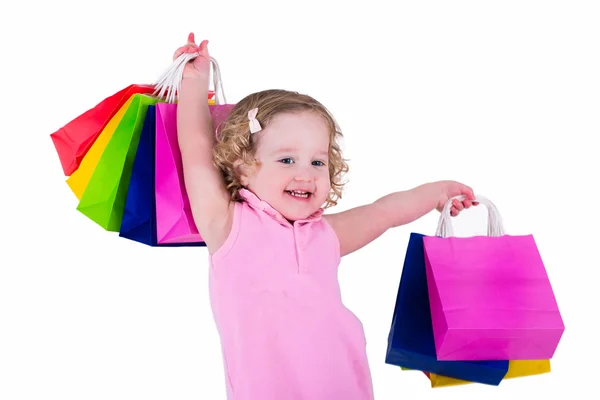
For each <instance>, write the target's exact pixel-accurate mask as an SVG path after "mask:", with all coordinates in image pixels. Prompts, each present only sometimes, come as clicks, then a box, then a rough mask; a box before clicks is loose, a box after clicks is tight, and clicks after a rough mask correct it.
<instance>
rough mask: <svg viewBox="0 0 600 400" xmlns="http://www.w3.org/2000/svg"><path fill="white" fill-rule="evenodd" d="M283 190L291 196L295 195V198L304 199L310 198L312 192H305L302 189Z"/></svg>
mask: <svg viewBox="0 0 600 400" xmlns="http://www.w3.org/2000/svg"><path fill="white" fill-rule="evenodd" d="M285 192H286V193H287V194H289V195H290V196H292V197H295V198H297V199H305V200H306V199H308V198H310V196H311V195H312V193H310V192H305V191H303V190H286V191H285Z"/></svg>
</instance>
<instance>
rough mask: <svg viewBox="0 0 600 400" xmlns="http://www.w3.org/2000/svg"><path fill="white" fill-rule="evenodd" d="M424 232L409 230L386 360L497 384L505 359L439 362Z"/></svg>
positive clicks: (501, 377)
mask: <svg viewBox="0 0 600 400" xmlns="http://www.w3.org/2000/svg"><path fill="white" fill-rule="evenodd" d="M423 238H424V235H422V234H419V233H411V235H410V240H409V242H408V247H407V250H406V256H405V259H404V266H403V269H402V275H401V278H400V286H399V289H398V295H397V297H396V305H395V307H394V314H393V319H392V325H391V328H390V333H389V336H388V347H387V352H386V359H385V362H386V363H387V364H390V365H395V366H399V367H403V368H405V369H415V370H419V371H426V372H432V373H436V374H440V375H444V376H449V377H453V378H456V379H463V380H467V381H472V382H478V383H482V384H488V385H498V384H500V382H501V381H502V379H503V378H504V376H505V375H506V373H507V371H508V361H502V360H498V361H439V360H437V357H436V353H435V344H434V339H433V328H432V324H431V314H430V305H429V296H428V291H427V277H426V275H425V274H426V272H425V255H424V253H423Z"/></svg>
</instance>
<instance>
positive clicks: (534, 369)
mask: <svg viewBox="0 0 600 400" xmlns="http://www.w3.org/2000/svg"><path fill="white" fill-rule="evenodd" d="M550 370H551V368H550V360H515V361H509V363H508V372H507V373H506V375H505V376H504V379H503V380H506V379H513V378H522V377H527V376H534V375H541V374H546V373H549V372H550ZM425 375H426V376H427V377H428V378H429V380H430V382H431V387H432V388H435V387H446V386H458V385H466V384H471V383H474V382H469V381H464V380H461V379H455V378H450V377H447V376H443V375H438V374H430V373H429V372H425Z"/></svg>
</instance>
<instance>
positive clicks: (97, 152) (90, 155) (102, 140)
mask: <svg viewBox="0 0 600 400" xmlns="http://www.w3.org/2000/svg"><path fill="white" fill-rule="evenodd" d="M133 98H134V97H133V96H132V97H130V98H129V99H127V101H126V102H125V104H123V107H121V108H120V109H119V110H118V111H117V113H116V114H115V115H114V116H113V117H112V118H111V119H110V121H109V122H108V124H107V125H106V126H105V127H104V129H103V130H102V132H101V133H100V135H99V136H98V138H97V139H96V140H95V141H94V143H93V144H92V146H91V147H90V149H89V150H88V152H87V153H86V154H85V156H84V157H83V158H82V160H81V163H80V164H79V167H78V168H77V169H76V170H75V171H73V173H72V174H71V176H69V177H68V178H67V181H66V182H67V185H68V186H69V188H70V189H71V191H72V192H73V194H75V197H77V199H78V200H81V196H83V192H85V188H86V187H87V185H88V183H90V179H91V178H92V174H93V173H94V170H95V169H96V165H98V161H100V157H102V153H104V150H105V149H106V145H107V144H108V142H109V141H110V138H111V137H112V135H113V134H114V133H115V130H116V129H117V127H118V126H119V124H120V123H121V120H122V119H123V116H124V115H125V111H127V110H128V109H129V106H131V102H132V100H133Z"/></svg>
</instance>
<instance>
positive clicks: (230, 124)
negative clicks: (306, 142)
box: [213, 89, 348, 208]
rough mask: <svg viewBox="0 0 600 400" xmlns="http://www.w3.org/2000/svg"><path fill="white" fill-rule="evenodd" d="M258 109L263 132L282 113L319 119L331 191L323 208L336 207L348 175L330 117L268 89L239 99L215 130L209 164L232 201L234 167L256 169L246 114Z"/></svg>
mask: <svg viewBox="0 0 600 400" xmlns="http://www.w3.org/2000/svg"><path fill="white" fill-rule="evenodd" d="M255 107H258V115H257V116H256V119H257V120H258V121H259V122H260V125H261V127H262V128H263V129H264V128H265V127H266V126H267V125H268V124H269V121H270V120H271V119H272V118H273V117H274V116H275V115H277V114H279V113H283V112H298V111H312V112H315V113H317V114H318V115H320V116H322V117H323V119H324V120H325V122H326V124H327V126H328V128H329V132H330V138H329V179H330V181H331V190H330V191H329V195H328V196H327V200H326V202H325V206H324V208H328V207H332V206H334V205H336V204H337V202H338V200H339V199H340V198H341V197H342V190H343V188H344V185H345V182H342V177H343V176H344V174H346V173H347V172H348V164H347V163H346V160H345V159H344V158H343V157H342V150H341V148H340V145H339V143H338V139H340V138H342V136H343V135H342V132H341V130H340V128H339V127H338V125H337V123H336V121H335V119H334V118H333V116H332V115H331V113H330V112H329V111H328V110H327V108H325V106H323V105H322V104H321V103H319V102H318V101H317V100H315V99H314V98H312V97H310V96H308V95H304V94H300V93H298V92H293V91H287V90H281V89H271V90H264V91H261V92H257V93H253V94H251V95H248V96H246V97H245V98H243V99H242V100H241V101H240V102H239V103H237V104H236V105H235V107H234V108H233V109H232V110H231V113H230V114H229V116H228V117H227V120H226V121H225V122H224V123H223V125H222V126H220V127H215V128H218V129H217V135H216V142H215V145H214V149H213V163H214V164H215V166H216V167H217V168H218V169H219V170H220V171H221V174H222V175H223V178H224V179H225V183H226V188H227V191H228V192H229V194H230V195H231V200H232V201H241V200H242V198H241V196H240V194H239V191H240V189H241V188H242V183H241V180H240V176H239V171H238V169H237V167H238V166H239V163H240V161H241V162H243V163H244V164H246V165H249V166H251V165H256V159H255V158H254V156H255V154H256V147H257V140H254V139H253V135H251V134H250V126H249V124H248V111H250V110H251V109H253V108H255Z"/></svg>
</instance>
